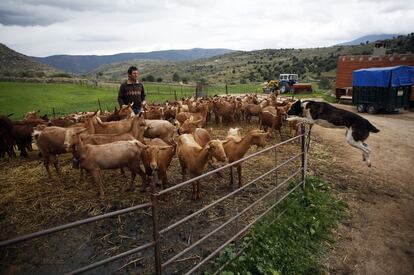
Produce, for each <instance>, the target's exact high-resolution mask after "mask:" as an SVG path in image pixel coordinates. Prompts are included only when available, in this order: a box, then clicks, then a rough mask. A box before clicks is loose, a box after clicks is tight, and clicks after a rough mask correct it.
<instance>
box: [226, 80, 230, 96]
mask: <svg viewBox="0 0 414 275" xmlns="http://www.w3.org/2000/svg"><path fill="white" fill-rule="evenodd" d="M228 94H229V91H228V90H227V83H226V95H228Z"/></svg>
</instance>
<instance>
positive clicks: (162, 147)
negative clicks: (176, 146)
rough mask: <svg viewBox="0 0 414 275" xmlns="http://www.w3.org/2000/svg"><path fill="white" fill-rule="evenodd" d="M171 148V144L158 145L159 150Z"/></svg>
mask: <svg viewBox="0 0 414 275" xmlns="http://www.w3.org/2000/svg"><path fill="white" fill-rule="evenodd" d="M171 148H173V146H172V145H167V146H160V147H159V149H160V150H165V149H171Z"/></svg>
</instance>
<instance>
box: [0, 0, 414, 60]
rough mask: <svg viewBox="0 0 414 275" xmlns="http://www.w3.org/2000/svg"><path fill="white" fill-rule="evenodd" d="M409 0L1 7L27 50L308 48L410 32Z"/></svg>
mask: <svg viewBox="0 0 414 275" xmlns="http://www.w3.org/2000/svg"><path fill="white" fill-rule="evenodd" d="M413 25H414V2H413V1H405V0H394V1H387V0H378V1H377V0H375V1H374V0H359V1H357V0H349V1H342V2H334V1H330V0H314V1H305V0H291V1H277V2H275V1H272V0H257V1H247V0H239V1H238V2H237V3H235V2H234V1H231V0H221V1H213V0H205V1H191V0H160V1H133V0H120V1H109V0H100V1H97V0H91V1H80V0H74V1H64V0H56V1H52V0H36V1H35V0H25V1H23V0H17V1H6V2H5V3H4V4H2V6H1V7H0V37H1V39H2V41H1V42H2V43H5V44H6V45H8V46H10V47H12V48H13V49H15V50H17V51H20V52H22V53H24V54H28V55H35V56H47V55H53V54H114V53H120V52H134V51H153V50H167V49H189V48H194V47H201V48H231V49H239V50H254V49H263V48H307V47H322V46H330V45H333V44H337V43H340V42H344V41H349V40H353V39H355V38H358V37H360V36H364V35H367V34H382V33H410V32H412V31H413V30H412V26H413Z"/></svg>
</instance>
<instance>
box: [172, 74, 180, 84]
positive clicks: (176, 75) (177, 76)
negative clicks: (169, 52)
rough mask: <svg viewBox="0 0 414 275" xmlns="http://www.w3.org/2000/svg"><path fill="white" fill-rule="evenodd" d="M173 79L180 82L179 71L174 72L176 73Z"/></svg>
mask: <svg viewBox="0 0 414 275" xmlns="http://www.w3.org/2000/svg"><path fill="white" fill-rule="evenodd" d="M172 80H173V81H174V82H178V81H180V76H179V75H178V73H174V74H173V77H172Z"/></svg>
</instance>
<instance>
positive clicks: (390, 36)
mask: <svg viewBox="0 0 414 275" xmlns="http://www.w3.org/2000/svg"><path fill="white" fill-rule="evenodd" d="M398 36H400V34H373V35H365V36H362V37H360V38H357V39H354V40H352V41H348V42H344V43H340V44H337V45H336V46H350V45H359V44H361V43H364V44H365V43H366V42H367V41H368V43H370V42H375V41H378V40H384V39H393V38H395V37H398Z"/></svg>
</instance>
